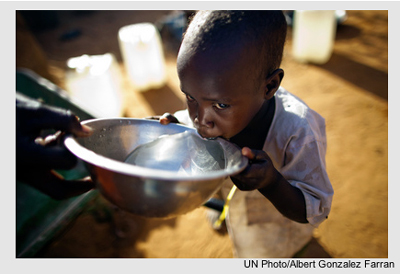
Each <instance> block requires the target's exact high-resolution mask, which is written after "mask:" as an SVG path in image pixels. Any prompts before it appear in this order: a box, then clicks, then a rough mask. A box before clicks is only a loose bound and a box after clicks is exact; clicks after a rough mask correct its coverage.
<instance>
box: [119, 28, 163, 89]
mask: <svg viewBox="0 0 400 274" xmlns="http://www.w3.org/2000/svg"><path fill="white" fill-rule="evenodd" d="M118 41H119V46H120V50H121V55H122V59H123V62H124V66H125V69H126V72H127V74H128V76H129V78H130V80H131V84H132V85H133V86H134V87H135V88H136V89H137V90H138V91H145V90H147V89H150V88H160V87H162V86H163V85H164V84H165V82H166V70H165V59H164V51H163V46H162V41H161V36H160V33H159V31H158V30H157V28H156V27H155V26H154V25H153V24H151V23H139V24H133V25H128V26H124V27H122V28H121V29H120V30H119V32H118Z"/></svg>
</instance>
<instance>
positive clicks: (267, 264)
mask: <svg viewBox="0 0 400 274" xmlns="http://www.w3.org/2000/svg"><path fill="white" fill-rule="evenodd" d="M243 266H244V267H245V268H269V269H296V268H301V269H304V268H309V269H329V268H335V269H342V268H343V269H356V268H362V269H384V268H395V263H394V262H392V261H388V260H384V259H382V260H370V259H362V260H360V259H359V260H336V259H334V260H331V259H329V260H324V259H310V260H304V259H301V260H300V259H288V260H275V259H271V260H268V259H258V260H253V259H251V260H250V259H249V260H244V261H243Z"/></svg>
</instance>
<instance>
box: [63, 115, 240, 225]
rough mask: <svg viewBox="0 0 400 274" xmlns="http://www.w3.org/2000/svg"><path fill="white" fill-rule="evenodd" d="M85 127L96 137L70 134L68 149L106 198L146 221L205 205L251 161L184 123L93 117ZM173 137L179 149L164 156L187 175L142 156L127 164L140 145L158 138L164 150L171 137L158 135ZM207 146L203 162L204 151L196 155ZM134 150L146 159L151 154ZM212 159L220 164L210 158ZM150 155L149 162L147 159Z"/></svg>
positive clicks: (175, 214) (176, 214)
mask: <svg viewBox="0 0 400 274" xmlns="http://www.w3.org/2000/svg"><path fill="white" fill-rule="evenodd" d="M82 124H85V125H88V126H90V127H91V128H92V129H93V134H92V135H91V136H90V137H85V138H76V137H73V136H68V137H66V138H65V141H64V143H65V146H66V147H67V148H68V149H69V150H70V151H71V152H72V153H73V154H75V155H76V156H77V157H78V158H80V159H82V160H83V161H84V162H85V163H86V165H87V167H88V170H89V172H90V174H91V177H92V180H93V181H94V182H95V183H96V186H97V188H98V189H99V190H100V192H101V193H102V195H103V196H104V197H105V198H107V199H108V200H109V201H110V202H112V203H113V204H115V205H117V206H118V207H120V208H122V209H125V210H127V211H129V212H131V213H133V214H136V215H140V216H144V217H159V218H170V217H175V216H178V215H181V214H185V213H187V212H189V211H191V210H193V209H195V208H197V207H199V206H201V205H203V204H204V203H205V202H206V201H207V200H208V199H209V198H210V197H211V196H212V195H213V194H214V193H215V192H216V191H217V190H218V189H219V188H220V187H221V185H222V183H223V181H224V180H225V179H226V178H227V177H228V176H230V175H234V174H236V173H239V172H240V171H242V170H243V169H244V168H245V167H246V165H247V158H246V157H244V156H242V154H241V151H240V149H239V148H238V147H237V146H236V145H234V144H232V143H230V142H228V141H226V140H223V139H221V138H217V139H215V140H211V141H210V140H205V139H203V138H201V137H199V136H198V135H197V133H196V131H195V130H194V129H193V128H190V127H186V126H184V125H180V124H169V125H162V124H160V123H159V122H158V121H155V120H148V119H133V118H110V119H92V120H86V121H83V122H82ZM184 132H185V133H184ZM177 133H182V134H177ZM172 134H177V135H174V136H176V137H174V138H175V147H176V148H177V151H176V153H171V152H173V151H169V153H167V154H165V153H164V156H165V155H170V156H171V157H170V158H169V159H170V161H171V162H181V165H180V167H182V166H183V164H182V163H186V166H187V163H191V164H190V165H191V168H189V169H188V168H186V169H185V172H178V170H177V169H176V168H175V169H174V168H170V167H168V168H162V167H160V165H158V166H157V165H146V164H143V163H144V162H143V161H139V160H138V159H139V158H136V160H137V164H136V165H133V164H131V163H132V160H131V163H128V162H129V157H132V155H133V154H134V152H133V151H134V150H135V149H136V148H138V146H140V145H144V146H141V148H146V145H145V144H147V143H149V142H152V141H155V140H160V141H156V142H153V143H154V144H157V145H158V147H163V146H165V140H167V139H166V138H159V137H160V136H163V135H172ZM196 135H197V136H196ZM183 139H184V140H185V141H183ZM150 144H151V143H150ZM176 144H179V146H176ZM193 144H194V145H193ZM196 146H197V147H196ZM190 148H191V149H190ZM193 148H195V149H194V150H193ZM203 148H205V149H206V150H208V151H211V153H206V156H205V158H206V159H207V160H206V161H202V160H199V159H204V157H203V156H204V155H203V154H204V153H203V154H201V153H200V156H199V155H198V154H199V153H196V151H200V150H204V149H203ZM135 151H139V152H140V151H142V152H144V155H147V154H146V153H147V152H148V151H149V150H148V149H147V150H139V148H138V149H137V150H135ZM157 151H159V149H155V150H153V151H152V153H155V152H157ZM141 155H143V154H141ZM153 155H155V154H153ZM195 155H197V156H195ZM210 155H211V158H215V159H216V160H215V161H217V163H213V162H212V161H213V159H211V160H210ZM159 156H160V155H159V153H158V154H157V155H155V156H154V161H156V160H157V159H158V160H159V158H157V157H159ZM188 156H190V157H189V158H190V159H189V161H188V160H187V159H188ZM146 157H147V160H148V159H149V156H148V155H147V156H146ZM221 159H222V160H221ZM126 161H127V162H126ZM221 161H222V162H221ZM167 162H168V161H166V162H165V163H167ZM194 166H196V168H193V167H194ZM216 166H217V168H216ZM178 168H179V167H178Z"/></svg>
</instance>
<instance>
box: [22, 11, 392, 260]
mask: <svg viewBox="0 0 400 274" xmlns="http://www.w3.org/2000/svg"><path fill="white" fill-rule="evenodd" d="M165 14H168V12H166V11H146V12H145V11H128V12H123V11H96V12H92V13H73V12H63V13H60V14H59V19H60V24H59V25H58V27H57V28H54V29H49V30H45V31H36V32H34V35H35V38H34V39H37V41H38V44H39V45H40V48H41V49H42V50H43V52H44V53H45V56H46V58H47V60H48V64H49V68H50V69H49V73H50V76H48V77H49V78H50V77H52V80H53V81H54V82H56V83H57V84H59V85H60V86H61V87H63V84H64V83H63V81H64V75H65V62H66V60H67V59H68V58H70V57H75V56H80V55H82V54H104V53H107V52H111V53H113V54H114V55H115V56H116V57H117V59H118V61H119V62H120V64H122V63H121V61H122V60H121V56H120V53H119V48H118V41H117V32H118V29H119V28H120V27H122V26H124V25H128V24H132V23H137V22H142V21H150V22H155V21H156V20H158V19H159V18H160V17H161V16H163V15H165ZM76 29H78V30H80V31H81V34H80V35H79V36H77V37H75V38H73V39H70V40H68V41H60V40H59V37H60V36H61V35H62V34H64V33H66V32H67V31H71V30H76ZM291 44H292V41H291V32H290V31H289V35H288V41H287V46H286V51H285V56H284V60H283V64H282V68H283V69H284V70H285V78H284V80H283V83H282V85H283V86H284V87H285V88H286V89H288V90H289V91H291V92H292V93H294V94H296V95H298V96H300V97H301V98H302V99H303V100H304V101H305V102H306V103H307V104H309V105H310V107H312V108H313V109H315V110H316V111H317V112H319V113H320V114H321V115H322V116H323V117H324V118H325V119H326V130H327V138H328V152H327V157H326V162H327V170H328V174H329V176H330V179H331V182H332V185H333V188H334V190H335V196H334V199H333V206H332V211H331V214H330V216H329V219H328V220H327V221H326V222H324V223H323V224H322V225H321V226H320V227H319V228H318V229H316V231H315V239H314V240H313V242H312V243H311V244H310V246H309V247H308V249H306V251H305V253H303V254H301V256H302V257H314V258H318V257H334V258H385V257H388V101H387V100H388V12H387V11H384V10H383V11H371V10H370V11H348V19H347V20H346V21H345V23H344V24H342V25H340V26H339V27H338V30H337V35H336V41H335V46H334V52H333V55H332V57H331V59H330V60H329V62H328V63H326V64H324V65H312V64H302V63H298V62H296V61H295V60H294V59H293V56H292V53H291ZM21 47H22V46H21ZM17 49H18V44H17ZM17 52H18V53H17V54H19V55H18V56H17V64H18V63H21V62H22V63H23V60H24V49H23V47H22V49H21V50H20V51H17ZM170 53H171V54H168V55H167V67H168V75H169V78H168V83H167V85H166V86H165V87H164V88H162V89H159V90H150V91H148V92H146V93H137V92H134V91H132V90H131V89H130V88H129V85H128V83H126V82H124V87H125V89H124V94H125V102H126V112H125V115H126V116H128V117H137V118H142V117H145V116H148V115H153V114H162V113H164V112H165V111H170V112H172V111H175V110H178V109H182V108H183V106H184V101H183V97H182V94H181V92H180V91H179V83H178V79H177V76H176V71H175V58H174V52H173V51H172V52H171V51H170ZM18 58H19V60H20V61H18ZM27 66H29V65H27ZM36 71H38V73H39V74H40V69H37V70H36ZM121 71H122V73H124V69H123V66H122V65H121ZM205 211H206V209H205V208H204V207H202V208H199V209H197V210H194V211H193V212H191V213H189V214H186V215H183V216H180V217H178V218H175V219H170V220H153V219H142V218H138V217H135V216H132V215H131V214H129V213H125V212H122V211H121V210H118V209H117V208H115V207H113V206H112V205H110V204H108V203H107V202H106V201H104V200H103V199H102V198H101V197H99V198H98V200H96V201H93V203H92V204H91V205H90V207H89V208H88V209H87V210H86V211H85V212H83V214H82V215H80V217H79V218H77V220H76V221H75V222H74V223H72V224H71V226H70V228H69V229H68V230H67V231H66V232H65V233H64V234H62V235H61V236H60V237H58V238H57V239H55V240H54V241H53V242H52V243H51V244H50V245H49V246H48V247H47V248H46V249H45V250H44V251H43V252H42V253H41V254H40V256H41V257H131V258H132V257H133V258H231V257H232V256H233V254H232V246H231V243H230V240H229V237H228V235H227V234H223V233H217V232H215V231H214V230H212V229H211V228H210V227H209V225H208V223H207V222H206V218H205ZM107 212H108V213H111V216H114V217H113V219H114V221H111V218H110V217H107V214H105V213H107Z"/></svg>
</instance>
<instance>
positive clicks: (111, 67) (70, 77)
mask: <svg viewBox="0 0 400 274" xmlns="http://www.w3.org/2000/svg"><path fill="white" fill-rule="evenodd" d="M67 66H68V68H69V70H68V71H67V73H66V90H67V91H68V92H69V94H70V95H71V97H72V98H74V100H76V101H79V102H80V103H81V104H82V105H83V106H85V108H86V109H87V111H89V112H90V113H92V115H93V116H94V117H97V118H103V117H120V116H122V114H123V94H122V89H121V75H120V74H121V73H120V69H119V67H118V64H117V61H116V59H115V57H114V55H113V54H111V53H106V54H103V55H87V54H84V55H82V56H78V57H73V58H69V59H68V61H67Z"/></svg>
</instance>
